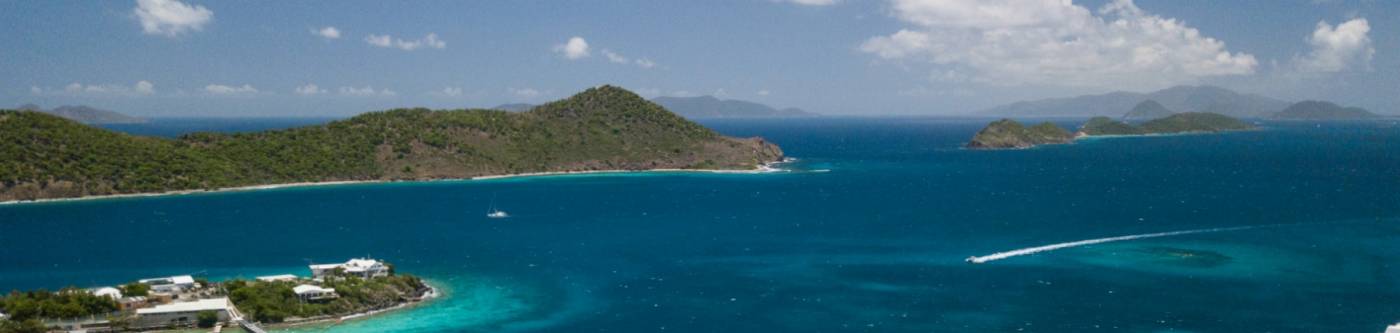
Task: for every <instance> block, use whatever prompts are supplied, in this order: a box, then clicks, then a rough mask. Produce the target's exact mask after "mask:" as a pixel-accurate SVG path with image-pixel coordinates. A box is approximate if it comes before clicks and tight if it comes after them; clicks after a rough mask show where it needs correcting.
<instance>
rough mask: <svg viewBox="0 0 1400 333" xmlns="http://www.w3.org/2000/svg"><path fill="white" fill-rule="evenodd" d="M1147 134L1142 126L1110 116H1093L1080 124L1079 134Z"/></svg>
mask: <svg viewBox="0 0 1400 333" xmlns="http://www.w3.org/2000/svg"><path fill="white" fill-rule="evenodd" d="M1139 134H1145V133H1144V132H1143V130H1142V128H1140V127H1137V126H1133V125H1130V124H1128V123H1125V122H1122V121H1117V120H1113V119H1112V118H1109V117H1103V116H1099V117H1093V118H1089V121H1088V122H1085V123H1084V125H1082V126H1079V131H1078V132H1077V135H1088V136H1093V135H1139Z"/></svg>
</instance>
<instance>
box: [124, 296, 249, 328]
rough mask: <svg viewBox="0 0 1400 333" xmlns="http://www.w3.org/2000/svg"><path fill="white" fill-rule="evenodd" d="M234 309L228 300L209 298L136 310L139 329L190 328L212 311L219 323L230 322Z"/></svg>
mask: <svg viewBox="0 0 1400 333" xmlns="http://www.w3.org/2000/svg"><path fill="white" fill-rule="evenodd" d="M231 307H233V305H232V303H229V301H228V298H208V299H201V300H197V301H190V302H176V303H170V304H163V305H157V306H154V307H150V308H145V309H136V316H137V319H136V323H137V325H136V326H138V327H169V326H189V325H193V324H194V323H195V321H197V320H198V315H199V313H200V312H204V311H211V312H214V314H215V315H217V316H218V317H219V321H228V318H229V308H231Z"/></svg>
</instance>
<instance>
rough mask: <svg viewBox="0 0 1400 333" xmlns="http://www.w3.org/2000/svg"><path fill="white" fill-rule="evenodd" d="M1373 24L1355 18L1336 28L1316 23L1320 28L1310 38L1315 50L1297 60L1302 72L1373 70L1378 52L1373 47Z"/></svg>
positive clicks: (1323, 23) (1323, 22)
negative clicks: (1373, 58) (1374, 58)
mask: <svg viewBox="0 0 1400 333" xmlns="http://www.w3.org/2000/svg"><path fill="white" fill-rule="evenodd" d="M1370 32H1371V24H1370V23H1369V22H1367V21H1366V19H1364V18H1356V19H1352V20H1350V21H1346V22H1343V23H1341V24H1338V25H1337V26H1335V27H1334V26H1332V25H1331V24H1328V23H1327V21H1321V22H1317V29H1315V30H1313V33H1312V36H1311V37H1309V38H1308V44H1309V45H1310V46H1311V47H1312V51H1310V52H1309V53H1308V54H1306V55H1302V56H1299V57H1297V58H1294V64H1295V67H1296V68H1297V69H1298V70H1299V71H1301V72H1311V73H1330V72H1340V71H1344V70H1346V69H1348V68H1353V67H1360V68H1368V69H1369V68H1370V66H1371V58H1372V57H1373V56H1374V55H1375V54H1376V49H1375V47H1374V46H1372V45H1371V37H1370Z"/></svg>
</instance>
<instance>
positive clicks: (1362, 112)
mask: <svg viewBox="0 0 1400 333" xmlns="http://www.w3.org/2000/svg"><path fill="white" fill-rule="evenodd" d="M1273 118H1274V119H1279V120H1358V119H1375V118H1380V115H1378V114H1375V113H1371V111H1368V110H1366V109H1363V108H1359V107H1342V106H1340V105H1337V104H1335V103H1332V102H1324V101H1302V102H1298V103H1294V104H1293V105H1290V106H1288V108H1286V109H1283V111H1279V112H1278V113H1275V114H1274V117H1273Z"/></svg>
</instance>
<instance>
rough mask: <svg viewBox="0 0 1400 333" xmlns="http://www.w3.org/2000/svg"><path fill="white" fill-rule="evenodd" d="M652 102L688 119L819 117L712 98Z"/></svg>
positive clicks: (783, 109) (798, 110) (799, 111)
mask: <svg viewBox="0 0 1400 333" xmlns="http://www.w3.org/2000/svg"><path fill="white" fill-rule="evenodd" d="M652 101H653V102H656V104H661V106H664V107H666V109H668V110H671V111H674V112H675V113H676V114H679V115H681V116H682V117H686V118H688V119H723V118H810V117H818V116H820V115H819V114H816V113H812V112H808V111H805V110H802V109H799V108H782V109H779V108H775V107H772V106H768V105H764V104H761V103H756V102H750V101H743V100H733V99H719V98H717V97H714V96H696V97H669V96H662V97H657V98H655V99H652Z"/></svg>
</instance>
